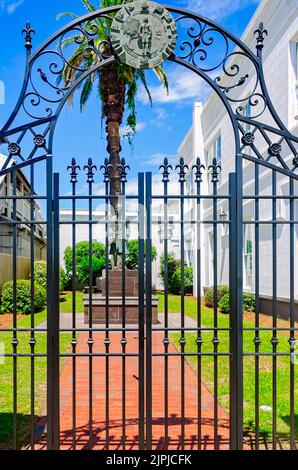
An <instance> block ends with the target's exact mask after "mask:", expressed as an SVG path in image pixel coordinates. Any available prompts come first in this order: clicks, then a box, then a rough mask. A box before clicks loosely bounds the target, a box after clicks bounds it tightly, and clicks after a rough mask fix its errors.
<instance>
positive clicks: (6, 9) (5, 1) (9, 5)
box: [0, 0, 24, 15]
mask: <svg viewBox="0 0 298 470" xmlns="http://www.w3.org/2000/svg"><path fill="white" fill-rule="evenodd" d="M22 3H24V0H15V1H11V0H0V13H7V14H8V15H11V14H12V13H14V12H15V11H16V9H17V8H18V7H19V6H20V5H22Z"/></svg>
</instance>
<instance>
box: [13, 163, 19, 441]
mask: <svg viewBox="0 0 298 470" xmlns="http://www.w3.org/2000/svg"><path fill="white" fill-rule="evenodd" d="M12 194H13V196H14V199H13V203H12V220H13V222H14V223H13V228H12V239H13V260H12V273H13V274H12V276H13V339H12V346H13V354H14V356H13V450H17V445H18V444H17V425H18V423H17V417H18V360H17V351H18V333H17V225H16V220H17V200H16V195H17V172H16V170H13V172H12Z"/></svg>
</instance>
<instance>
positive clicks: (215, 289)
mask: <svg viewBox="0 0 298 470" xmlns="http://www.w3.org/2000/svg"><path fill="white" fill-rule="evenodd" d="M215 165H216V161H215V162H214V166H215ZM212 179H213V191H212V194H213V196H214V197H213V220H214V223H213V252H214V255H213V286H214V287H213V299H214V313H213V314H214V317H213V326H214V336H213V351H214V356H213V361H214V411H213V417H214V449H215V450H218V449H219V442H218V440H219V436H218V356H217V352H218V344H219V339H218V329H217V328H218V287H217V198H216V196H217V183H218V178H217V175H216V174H213V175H212Z"/></svg>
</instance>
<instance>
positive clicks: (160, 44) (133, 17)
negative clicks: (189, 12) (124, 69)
mask: <svg viewBox="0 0 298 470" xmlns="http://www.w3.org/2000/svg"><path fill="white" fill-rule="evenodd" d="M111 42H112V46H113V49H114V51H115V53H116V54H117V56H118V58H119V59H120V61H121V62H123V63H124V64H127V65H130V66H131V67H134V68H136V69H152V68H154V67H157V66H158V65H160V64H162V63H163V62H165V60H166V59H167V58H168V57H169V56H170V55H171V54H172V53H173V51H174V49H175V47H176V42H177V27H176V23H175V21H174V18H173V17H172V15H170V13H169V12H168V10H166V8H164V7H162V6H161V5H159V4H158V3H154V2H141V1H139V2H133V3H128V4H126V5H124V6H123V8H122V9H121V10H120V11H119V12H118V13H117V15H116V17H115V18H114V21H113V24H112V28H111Z"/></svg>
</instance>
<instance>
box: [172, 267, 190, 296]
mask: <svg viewBox="0 0 298 470" xmlns="http://www.w3.org/2000/svg"><path fill="white" fill-rule="evenodd" d="M192 289H193V270H192V268H191V267H190V266H185V268H184V292H185V294H192ZM170 292H171V293H172V294H180V292H181V268H177V269H176V271H175V272H174V274H173V277H172V281H171V284H170Z"/></svg>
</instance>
